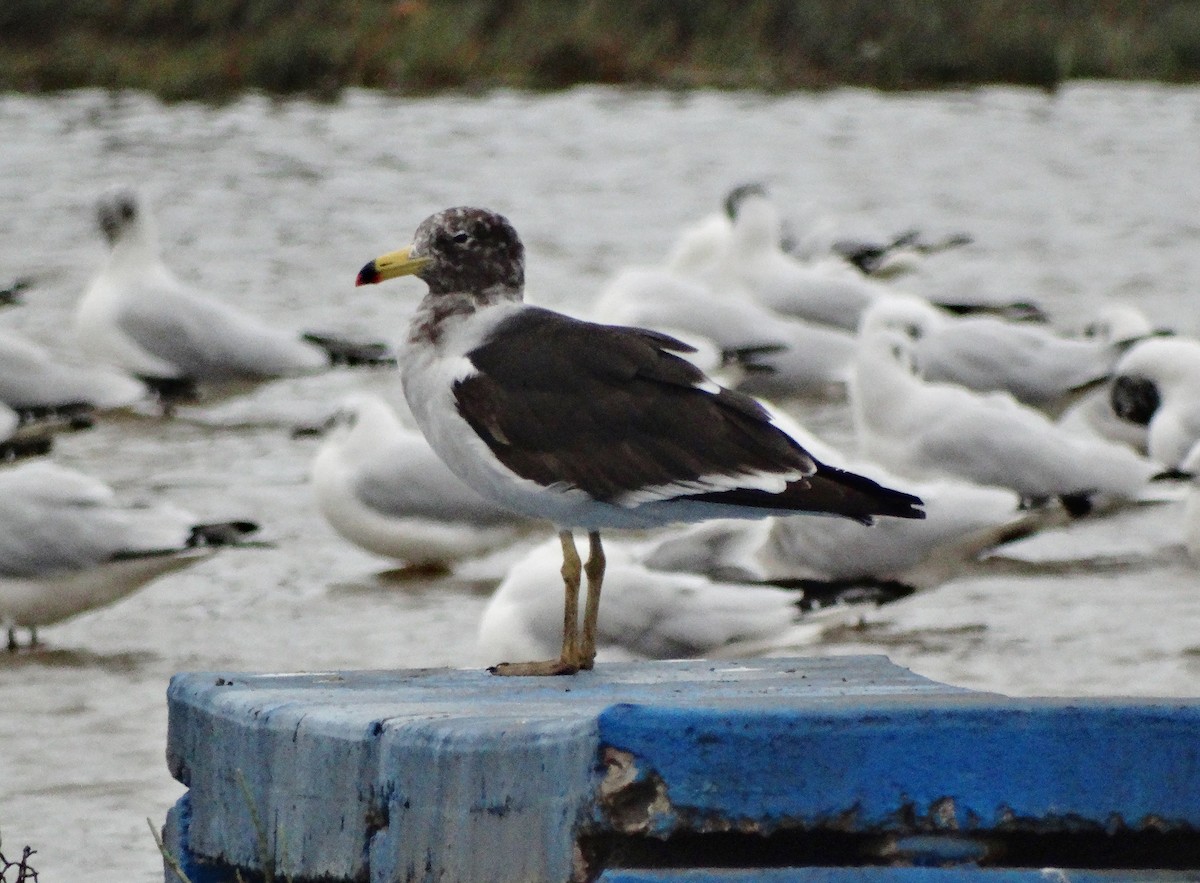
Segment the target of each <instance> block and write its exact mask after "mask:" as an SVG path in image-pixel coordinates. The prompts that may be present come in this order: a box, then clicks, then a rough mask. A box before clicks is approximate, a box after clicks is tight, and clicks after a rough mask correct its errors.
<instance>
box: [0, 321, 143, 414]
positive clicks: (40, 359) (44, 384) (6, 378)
mask: <svg viewBox="0 0 1200 883" xmlns="http://www.w3.org/2000/svg"><path fill="white" fill-rule="evenodd" d="M148 395H149V391H148V390H147V389H146V385H145V384H144V383H142V382H141V381H140V380H136V379H134V378H133V377H130V376H129V375H128V374H124V373H122V372H120V371H116V370H113V369H111V368H107V367H105V366H102V365H90V366H84V365H79V364H72V363H70V362H67V361H64V360H62V359H59V358H56V357H55V356H54V355H53V354H52V353H51V352H50V351H49V350H47V349H45V348H44V347H42V346H39V345H38V344H36V343H34V342H33V341H31V340H28V339H26V338H24V337H21V336H19V335H17V334H14V333H13V332H11V331H0V402H4V403H5V404H6V405H8V406H9V407H12V408H15V409H17V410H18V411H20V412H23V413H30V414H33V415H37V414H41V413H52V412H61V411H93V410H96V411H106V410H110V409H113V408H123V407H126V406H128V405H132V404H135V403H137V402H139V401H142V400H144V399H146V398H147V397H148Z"/></svg>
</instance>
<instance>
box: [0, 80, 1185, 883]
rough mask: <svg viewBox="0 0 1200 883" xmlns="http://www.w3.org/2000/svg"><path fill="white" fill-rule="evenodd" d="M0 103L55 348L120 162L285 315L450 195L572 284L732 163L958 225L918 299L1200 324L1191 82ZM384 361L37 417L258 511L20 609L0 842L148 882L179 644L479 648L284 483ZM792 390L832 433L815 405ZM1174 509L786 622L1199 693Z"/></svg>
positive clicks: (935, 663)
mask: <svg viewBox="0 0 1200 883" xmlns="http://www.w3.org/2000/svg"><path fill="white" fill-rule="evenodd" d="M0 131H3V132H4V133H5V135H4V141H3V146H2V147H0V157H2V158H3V167H4V169H5V174H4V176H3V183H2V185H0V280H7V279H9V278H11V277H15V276H18V275H26V274H29V275H33V276H34V277H36V281H37V285H36V288H35V289H34V290H32V291H30V292H29V293H28V298H27V299H28V301H29V303H28V305H26V306H24V307H21V308H19V309H15V310H9V311H7V312H6V313H4V314H3V315H0V323H3V325H4V326H5V327H11V328H15V329H18V330H22V331H24V332H26V333H28V334H30V335H32V336H34V337H36V338H38V339H40V340H42V341H43V342H45V343H47V344H49V345H52V346H55V347H61V348H66V347H69V345H70V343H69V337H68V335H67V333H66V330H65V329H67V328H68V327H69V317H70V314H71V309H72V306H73V304H74V302H75V300H76V298H77V297H78V296H79V294H80V293H81V291H82V289H83V287H84V285H85V284H86V281H87V278H88V276H89V275H90V274H91V273H92V272H93V271H94V269H95V268H96V267H97V265H98V263H99V261H100V260H101V257H102V248H101V244H100V239H99V236H98V235H97V234H96V232H95V231H94V230H93V228H92V220H91V204H92V202H93V200H94V198H95V196H96V195H97V193H98V192H99V191H100V190H101V189H102V188H103V186H105V185H106V184H108V183H110V182H135V183H137V184H139V185H140V186H141V187H142V189H143V190H144V192H145V194H146V196H147V197H148V198H149V199H150V200H151V201H152V203H153V205H154V206H155V207H156V208H157V210H158V211H157V214H158V219H159V226H160V231H161V236H162V240H163V244H164V246H165V247H166V248H167V249H168V252H169V254H168V261H169V263H171V264H172V265H173V266H174V267H175V268H176V269H177V270H178V271H179V272H180V273H181V274H182V275H183V276H184V277H185V278H187V279H189V280H191V281H194V282H195V283H197V284H199V285H201V286H202V287H204V288H207V289H210V290H213V291H217V292H220V293H221V294H222V295H223V296H225V297H228V298H230V299H232V300H236V301H238V302H239V303H240V304H241V305H243V306H244V307H246V308H247V309H251V310H253V311H255V312H257V313H259V314H261V315H265V316H272V317H277V318H278V321H279V322H281V323H285V322H286V323H291V324H294V325H296V326H297V327H300V326H303V327H306V328H331V329H337V330H342V331H350V332H354V333H358V334H362V335H371V336H385V337H390V338H394V337H396V336H398V334H399V330H400V329H401V328H402V326H403V321H404V316H405V314H406V312H407V310H408V308H409V307H411V305H412V303H413V302H414V300H415V297H416V296H417V293H418V292H419V291H420V285H419V283H392V284H390V285H388V286H380V287H371V288H367V289H359V290H355V289H354V288H353V278H354V274H355V273H356V271H357V269H358V268H359V267H360V266H361V265H362V264H363V263H364V262H365V261H366V260H367V259H369V258H371V257H373V256H374V255H376V254H378V253H380V252H381V251H384V250H387V249H390V248H392V247H394V246H396V245H399V244H401V243H403V242H405V241H407V238H408V236H409V234H410V233H411V231H412V229H413V228H414V227H415V225H416V223H417V222H418V221H419V220H420V219H421V218H423V217H424V216H425V215H426V214H428V213H429V212H431V211H433V210H436V209H438V208H441V207H444V206H446V205H450V204H458V203H479V204H485V205H490V206H492V207H495V208H498V209H501V210H503V211H504V212H505V213H506V214H508V215H509V216H510V217H511V218H512V219H513V221H514V222H515V224H516V226H517V228H518V229H519V230H520V231H521V233H522V235H523V237H524V238H525V240H526V242H527V244H528V246H529V250H530V268H529V282H530V296H531V298H532V299H536V300H537V301H539V302H541V303H546V304H550V305H560V306H567V307H570V306H578V305H582V304H584V303H586V302H587V299H588V298H589V297H590V296H591V295H592V294H594V293H595V292H596V291H597V290H598V288H599V286H600V285H601V283H602V282H603V281H604V280H605V279H606V278H607V276H608V275H609V274H610V273H612V272H613V271H614V270H615V269H617V268H619V267H622V266H625V265H627V264H631V263H648V262H654V261H657V260H658V259H660V258H661V257H662V256H663V254H664V253H665V251H666V249H667V247H668V246H669V244H670V243H671V241H672V239H673V237H674V235H675V234H676V232H677V231H678V230H679V229H680V228H681V227H682V226H683V225H684V224H687V223H689V222H691V221H694V220H696V219H698V218H699V217H700V216H702V215H703V214H706V213H707V212H709V211H711V210H713V208H714V207H715V206H716V204H717V202H718V200H719V199H720V197H721V196H722V195H723V193H724V191H725V190H726V189H727V188H728V187H729V186H730V185H732V184H735V183H739V182H743V181H746V180H749V179H755V178H759V179H765V180H766V181H768V182H769V184H770V185H771V188H772V191H773V193H774V195H775V196H776V198H777V199H778V201H779V202H780V203H781V205H783V206H786V207H787V208H788V212H789V214H791V215H793V216H794V217H802V216H803V213H804V211H805V207H806V206H811V207H812V208H815V209H816V210H818V211H819V212H820V213H821V214H822V215H827V216H829V217H830V218H832V219H833V221H834V223H835V224H836V225H837V226H838V227H839V229H843V230H844V231H845V232H847V233H867V234H879V235H883V234H888V233H895V232H898V231H900V230H903V229H906V228H908V227H911V226H920V227H922V228H923V229H925V230H927V231H928V232H929V233H930V234H932V235H939V234H944V233H949V232H955V231H967V232H969V233H971V234H972V235H974V237H975V239H976V244H975V245H973V246H971V247H970V248H966V249H962V250H959V251H956V252H952V253H948V254H945V255H942V256H939V257H937V258H936V259H934V260H932V261H930V262H929V264H928V265H927V267H926V269H925V270H924V271H923V272H922V273H921V274H920V275H919V276H918V277H917V278H915V279H913V280H911V282H910V283H908V286H909V287H910V288H912V289H913V290H916V291H918V292H920V293H924V294H927V295H930V296H939V297H955V298H956V299H963V300H966V299H977V300H989V299H1002V300H1012V299H1025V298H1029V299H1035V300H1037V301H1039V302H1041V303H1043V304H1044V305H1045V306H1047V307H1048V308H1049V309H1050V310H1051V312H1052V313H1053V314H1054V316H1055V318H1056V319H1058V320H1060V321H1061V322H1063V323H1072V322H1076V321H1077V320H1078V319H1080V318H1081V316H1082V314H1084V313H1085V312H1087V311H1088V310H1091V309H1093V308H1094V307H1096V306H1098V305H1099V304H1101V303H1104V302H1106V301H1116V300H1124V301H1131V302H1133V303H1136V304H1138V305H1140V306H1141V307H1143V308H1144V309H1145V310H1146V311H1147V312H1148V313H1149V314H1150V316H1151V318H1152V319H1154V320H1155V321H1156V322H1157V323H1159V324H1162V325H1169V326H1172V327H1175V328H1177V329H1179V330H1183V331H1191V332H1195V331H1197V330H1200V329H1198V327H1197V326H1198V324H1200V317H1198V316H1197V312H1196V310H1195V308H1194V306H1193V305H1194V302H1195V301H1194V297H1195V295H1194V294H1193V288H1194V285H1195V281H1196V280H1197V279H1200V221H1198V220H1197V215H1196V206H1197V205H1200V176H1198V175H1197V174H1196V170H1197V168H1200V163H1198V160H1200V147H1197V145H1198V144H1200V137H1198V136H1200V91H1198V90H1195V89H1177V88H1160V87H1152V86H1119V85H1118V86H1111V85H1106V86H1097V85H1076V86H1072V87H1070V88H1067V89H1064V90H1062V91H1061V92H1059V93H1057V94H1055V95H1047V94H1044V93H1041V92H1035V91H1027V90H1010V89H995V90H979V91H969V92H956V93H940V94H936V95H895V96H886V97H885V96H880V95H876V94H874V93H869V92H857V91H845V92H831V93H828V94H823V95H797V96H785V97H773V98H763V97H759V96H748V95H739V94H707V93H701V94H694V95H668V94H658V93H649V94H647V93H627V92H621V91H608V90H579V91H573V92H568V93H564V94H558V95H550V96H525V95H514V94H498V95H493V96H490V97H487V98H442V99H427V100H406V99H397V98H390V97H385V96H382V95H378V94H371V93H350V94H348V95H347V96H346V97H345V98H344V99H343V100H342V101H340V102H338V103H337V104H333V105H317V104H310V103H306V102H298V101H289V102H281V103H276V102H272V101H269V100H267V99H263V98H247V99H244V100H242V101H239V102H238V103H236V104H233V105H229V106H226V107H219V108H213V107H206V106H200V105H186V104H185V105H176V106H171V107H163V106H161V105H159V104H158V103H157V102H155V101H153V100H151V99H148V98H145V97H142V96H118V97H116V98H113V97H110V96H107V95H104V94H100V93H78V94H73V95H68V96H63V97H55V98H26V97H17V96H3V97H0ZM396 386H397V382H396V379H395V378H394V377H393V376H392V375H390V374H387V373H375V374H362V373H355V372H347V371H341V372H334V373H331V374H328V375H325V376H321V377H311V378H304V379H298V380H289V381H285V382H280V383H276V384H273V385H271V386H268V387H265V388H263V389H261V390H259V391H257V392H256V393H254V394H252V395H249V396H246V397H243V398H240V399H236V400H231V401H228V402H226V403H222V404H219V405H216V406H213V407H212V408H209V409H206V410H205V411H204V412H203V413H201V414H198V415H193V416H192V418H191V419H185V420H177V421H174V422H160V421H156V420H151V419H145V418H124V419H121V420H114V421H109V422H106V423H104V424H102V425H101V426H99V427H98V428H97V429H95V430H94V431H92V432H88V433H81V434H78V435H75V436H72V437H70V438H67V439H64V440H63V441H62V442H61V443H60V444H59V446H58V450H57V453H56V457H57V459H58V460H59V461H61V462H63V463H65V464H68V465H72V466H76V467H79V468H81V469H84V470H86V471H88V472H90V473H93V474H95V475H98V476H100V477H102V478H104V479H106V480H108V481H111V482H112V483H114V484H115V485H116V486H117V487H118V488H119V489H121V491H122V492H123V493H126V494H128V495H134V496H137V495H142V496H160V497H164V498H168V499H170V500H172V501H174V502H177V503H180V504H183V505H186V506H188V507H189V508H191V509H193V510H194V511H196V512H198V513H199V514H201V515H203V516H204V517H206V518H220V517H229V516H235V515H236V516H242V517H251V518H255V519H257V520H259V521H261V522H262V523H263V525H264V527H265V530H264V538H265V539H267V540H269V541H270V546H269V547H266V548H255V549H245V550H234V551H230V552H228V553H226V554H222V555H219V556H217V557H215V558H213V559H211V560H208V561H206V562H204V563H202V564H200V565H198V566H196V567H194V568H193V569H191V570H188V571H185V572H182V573H179V574H176V575H173V576H170V577H167V578H164V579H162V580H160V581H159V582H157V583H155V584H154V585H152V586H150V587H149V588H147V589H146V590H144V591H142V592H141V593H139V594H137V595H134V596H133V597H131V598H129V599H127V600H125V601H123V602H121V603H119V604H117V605H115V606H113V607H111V608H109V609H106V610H102V611H98V612H96V613H94V614H90V615H86V616H83V617H80V618H79V619H77V620H75V621H73V622H70V623H67V624H64V625H62V626H58V627H54V628H50V629H46V630H45V631H44V634H43V638H44V640H45V648H44V649H43V650H41V651H39V652H35V653H21V654H17V655H15V656H8V655H0V703H2V708H3V712H2V713H0V745H2V746H3V751H2V752H0V832H2V833H3V837H4V841H3V842H4V845H5V847H6V849H7V851H8V852H10V853H11V852H14V851H17V850H18V849H19V846H20V845H22V844H24V843H29V844H31V845H33V846H34V847H35V848H37V849H38V850H39V853H38V855H37V856H36V858H35V867H37V868H38V869H39V871H40V872H41V874H42V879H45V880H47V881H49V880H55V879H58V880H83V879H87V880H92V881H101V883H103V881H114V883H115V881H143V883H148V881H151V880H161V879H162V877H161V871H160V870H159V867H160V866H159V860H158V855H157V853H156V851H155V849H154V846H153V843H152V841H151V839H150V835H149V832H148V831H147V830H146V826H145V821H144V820H145V818H146V817H149V818H151V819H152V820H153V821H154V823H155V824H156V825H157V824H158V823H160V822H161V820H162V818H163V816H164V814H165V812H166V809H167V807H168V806H169V805H170V804H171V803H172V802H173V801H174V800H175V799H176V798H177V797H178V795H179V794H180V793H181V792H182V786H180V785H179V784H178V783H175V782H174V781H173V780H172V779H171V778H170V776H169V775H168V774H167V771H166V767H165V764H164V762H163V748H164V738H165V723H166V709H165V703H164V698H163V696H164V690H165V688H166V683H167V679H168V678H169V676H170V675H171V674H172V673H173V672H175V671H179V670H197V669H201V670H204V669H208V670H211V669H233V670H257V671H265V670H270V671H280V670H297V669H307V670H312V669H327V668H363V667H372V668H374V667H393V666H396V667H398V666H431V665H455V664H475V662H476V660H475V659H474V658H473V655H472V644H473V634H474V628H475V622H476V619H477V617H478V614H479V612H480V610H481V609H482V607H483V604H484V602H485V600H486V593H487V589H488V587H489V586H488V584H487V583H486V582H468V581H464V580H461V579H459V580H455V579H444V580H431V579H427V578H425V579H422V578H412V579H403V578H397V577H395V576H392V575H388V574H386V573H385V571H386V570H387V568H388V567H389V566H390V564H389V563H388V562H384V561H382V560H380V559H376V558H373V557H371V556H369V555H367V554H365V553H362V552H359V551H357V550H356V549H354V548H353V547H351V546H349V545H347V544H345V543H344V542H342V541H340V540H339V539H338V538H337V537H336V536H335V535H334V534H333V533H332V531H331V530H330V529H329V528H328V527H326V526H325V524H324V523H323V522H322V521H321V519H320V518H319V516H318V515H317V513H316V511H315V508H314V507H313V504H312V502H311V500H310V497H309V494H308V490H307V488H306V486H305V475H306V469H307V464H308V461H309V459H310V457H311V455H312V453H313V450H314V445H315V443H314V442H312V441H307V440H292V439H290V438H289V436H288V428H289V427H290V425H291V424H293V423H295V422H302V421H308V420H313V419H315V418H317V417H318V416H321V415H323V414H324V413H326V412H327V411H328V410H329V409H330V408H331V407H332V405H333V403H334V402H336V400H337V399H338V398H339V397H340V396H341V395H343V394H344V393H346V392H348V391H350V390H353V389H357V388H361V387H368V388H371V389H374V390H377V391H380V392H384V393H385V394H389V395H395V394H396V393H397V390H396ZM806 419H807V421H808V422H809V423H810V425H811V427H812V428H814V429H823V430H825V431H827V432H830V433H831V434H832V435H833V437H834V439H835V440H844V439H845V435H846V419H845V413H844V409H843V408H841V406H825V407H822V408H818V409H814V410H812V411H810V412H809V413H808V414H807V415H806ZM1178 512H1179V510H1178V507H1177V506H1175V505H1166V506H1161V507H1154V508H1149V509H1145V510H1139V511H1137V512H1133V513H1130V514H1128V515H1125V516H1121V517H1120V518H1118V519H1112V520H1109V521H1106V522H1097V523H1095V524H1080V525H1077V526H1075V527H1074V528H1072V529H1071V531H1069V532H1066V533H1059V534H1055V535H1051V536H1047V537H1043V538H1040V539H1039V540H1037V541H1035V542H1034V543H1032V544H1030V545H1028V546H1027V547H1026V549H1025V551H1024V553H1023V556H1024V557H1025V558H1029V559H1033V560H1036V561H1041V562H1043V563H1042V564H1040V565H1038V566H1036V567H1031V566H1017V565H1011V564H999V565H989V566H987V567H983V568H980V569H979V571H978V572H973V573H971V574H968V575H964V576H962V577H960V578H958V579H956V580H954V581H953V582H950V583H947V584H945V585H943V586H941V587H939V588H937V589H934V590H930V591H928V592H925V593H923V594H920V595H917V596H916V597H914V598H911V599H908V600H906V601H904V602H901V603H899V604H896V605H893V606H892V607H890V608H885V609H883V610H881V611H879V612H878V613H877V614H875V615H873V616H871V617H870V621H869V623H868V624H867V625H866V626H865V627H863V628H860V629H847V630H844V631H842V632H839V633H837V634H835V635H833V636H831V638H830V639H829V640H827V641H825V642H824V643H822V644H821V645H819V646H817V647H814V648H812V652H814V653H859V652H871V653H878V652H884V653H887V654H888V655H890V656H891V657H892V658H893V659H894V660H895V661H897V662H898V663H900V664H903V665H906V666H909V667H911V668H912V669H914V670H915V671H917V672H918V673H920V674H924V675H927V676H930V677H933V678H937V679H940V680H944V681H949V682H952V683H956V684H962V685H966V686H970V687H975V688H979V689H986V690H997V691H1000V692H1004V693H1009V694H1020V695H1028V694H1112V693H1124V694H1140V695H1197V694H1198V693H1200V636H1197V634H1196V625H1197V623H1200V593H1198V592H1197V591H1196V589H1197V573H1196V571H1195V570H1194V569H1193V568H1192V567H1191V566H1190V565H1188V564H1187V563H1186V561H1185V559H1184V557H1183V555H1182V551H1181V549H1180V547H1179V542H1180V534H1179V526H1178V524H1177V521H1176V518H1177V516H1178ZM1047 561H1049V562H1051V563H1049V564H1047V563H1045V562H1047ZM1055 562H1057V563H1055Z"/></svg>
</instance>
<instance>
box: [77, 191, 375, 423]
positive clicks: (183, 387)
mask: <svg viewBox="0 0 1200 883" xmlns="http://www.w3.org/2000/svg"><path fill="white" fill-rule="evenodd" d="M97 216H98V220H99V224H100V229H101V231H102V232H103V233H104V237H105V239H106V240H107V241H108V244H109V246H110V251H109V255H108V259H107V261H106V262H105V264H104V266H103V268H102V269H101V270H100V272H99V273H98V274H97V275H96V276H95V277H94V278H93V279H92V281H91V284H90V285H89V286H88V288H87V290H86V292H85V293H84V295H83V297H82V299H81V300H80V302H79V305H78V308H77V310H76V315H75V331H76V335H77V337H78V340H79V345H80V347H81V349H83V351H84V352H85V353H87V354H88V355H89V356H91V357H92V358H94V359H96V360H98V361H101V362H105V363H107V364H110V365H114V366H116V367H117V368H120V369H121V370H123V371H126V372H128V373H130V374H132V375H134V376H135V377H138V378H139V379H141V380H142V381H144V382H145V383H147V384H148V385H150V386H151V387H152V388H154V389H155V391H156V392H159V393H160V394H162V395H163V397H164V399H165V400H167V401H170V400H171V399H176V400H185V401H186V400H194V399H195V398H196V397H197V395H198V391H199V390H200V389H201V388H207V389H211V388H214V387H216V388H221V387H223V388H224V389H225V390H226V391H236V390H237V389H238V388H239V387H245V386H249V385H252V384H255V383H261V382H263V381H266V380H270V379H273V378H278V377H286V376H292V375H299V374H307V373H313V372H316V371H321V370H324V369H327V368H329V367H331V366H332V365H335V364H348V365H376V364H394V358H393V357H392V356H391V355H390V354H389V352H388V348H387V347H386V346H385V345H383V344H378V343H353V342H350V341H346V340H342V339H339V338H336V337H331V336H328V335H320V334H312V333H300V332H296V331H291V330H288V329H285V328H281V327H279V326H277V325H275V324H272V323H269V322H266V321H263V320H261V319H258V318H255V317H253V316H250V315H248V314H246V313H243V312H241V311H240V310H238V309H236V308H234V307H233V306H231V305H230V304H227V303H224V302H222V301H220V300H217V299H215V298H213V297H210V296H209V295H207V294H204V293H203V292H200V291H197V290H195V289H193V288H190V287H189V286H187V285H185V284H184V283H183V282H181V281H180V280H179V278H178V277H177V276H176V275H175V274H174V273H173V272H172V271H171V270H170V269H169V268H168V267H167V265H166V264H165V263H163V260H162V257H161V256H160V253H159V246H158V237H157V233H156V230H155V225H154V221H153V218H152V217H151V216H150V213H149V211H148V210H147V209H146V207H145V206H144V205H143V204H141V203H140V202H139V200H138V198H137V196H136V194H135V193H134V192H133V191H131V190H129V189H126V188H116V189H113V190H110V191H108V192H107V193H105V194H104V196H103V197H101V199H100V200H99V202H98V204H97Z"/></svg>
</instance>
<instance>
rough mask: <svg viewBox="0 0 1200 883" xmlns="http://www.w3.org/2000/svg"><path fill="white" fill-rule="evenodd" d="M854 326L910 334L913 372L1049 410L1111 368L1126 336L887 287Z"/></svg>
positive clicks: (1103, 376)
mask: <svg viewBox="0 0 1200 883" xmlns="http://www.w3.org/2000/svg"><path fill="white" fill-rule="evenodd" d="M862 327H863V328H864V329H867V330H870V329H874V328H891V329H892V330H894V331H898V332H901V333H903V334H905V335H907V336H908V337H909V338H910V339H911V340H912V351H913V353H914V355H915V358H916V362H917V366H918V368H919V369H920V372H921V376H922V377H924V378H925V379H926V380H930V381H942V380H945V381H950V382H953V383H957V384H959V385H961V386H965V387H967V388H968V389H974V390H980V391H985V392H986V391H990V390H1005V391H1007V392H1009V393H1011V394H1012V395H1013V396H1014V397H1016V398H1017V399H1018V400H1019V401H1022V402H1024V403H1026V404H1030V405H1035V406H1037V407H1041V408H1045V409H1050V408H1054V407H1057V406H1061V405H1064V404H1065V403H1067V402H1069V401H1072V400H1073V398H1075V397H1077V394H1078V393H1079V392H1080V391H1081V390H1083V389H1085V388H1087V387H1089V386H1093V385H1096V384H1098V383H1101V382H1103V381H1104V380H1106V379H1107V378H1108V376H1109V374H1110V373H1111V372H1112V369H1113V366H1114V365H1115V364H1116V362H1117V360H1118V359H1119V358H1120V356H1121V354H1122V353H1123V352H1125V350H1127V349H1128V348H1129V347H1130V345H1131V343H1132V342H1131V341H1130V340H1111V341H1110V340H1105V339H1098V338H1091V339H1079V338H1071V337H1064V336H1062V335H1059V334H1057V333H1055V332H1054V331H1052V330H1051V329H1049V328H1047V327H1045V326H1043V325H1038V324H1031V323H1028V322H1012V321H1008V320H1005V319H1002V318H998V317H996V316H986V315H968V316H957V315H954V314H952V313H950V312H948V311H947V310H944V309H942V308H940V307H938V306H936V305H934V304H932V303H930V302H929V301H926V300H924V299H922V298H919V297H915V296H913V295H902V294H893V295H891V296H889V297H887V298H881V299H880V300H878V301H876V302H875V303H874V304H872V305H871V307H870V308H869V309H867V310H866V311H865V312H864V314H863V317H862Z"/></svg>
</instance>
